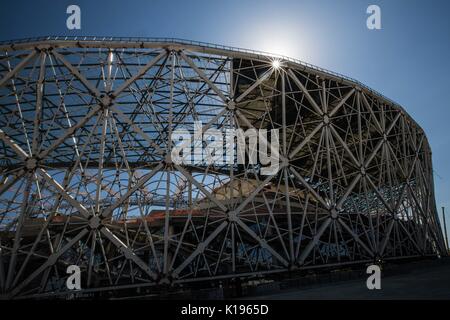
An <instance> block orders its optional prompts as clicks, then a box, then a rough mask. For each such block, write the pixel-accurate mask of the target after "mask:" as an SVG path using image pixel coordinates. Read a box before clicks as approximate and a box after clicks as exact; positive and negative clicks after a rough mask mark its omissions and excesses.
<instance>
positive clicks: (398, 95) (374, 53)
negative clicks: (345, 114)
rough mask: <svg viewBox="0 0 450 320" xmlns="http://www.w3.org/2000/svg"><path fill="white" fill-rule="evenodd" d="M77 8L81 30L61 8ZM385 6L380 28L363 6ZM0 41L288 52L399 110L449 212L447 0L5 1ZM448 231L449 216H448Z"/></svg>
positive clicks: (449, 45) (449, 30)
mask: <svg viewBox="0 0 450 320" xmlns="http://www.w3.org/2000/svg"><path fill="white" fill-rule="evenodd" d="M70 4H77V5H79V6H80V8H81V30H68V29H67V28H66V18H67V14H66V8H67V6H68V5H70ZM370 4H377V5H379V6H380V8H381V20H382V22H381V23H382V29H381V30H369V29H367V28H366V19H367V17H368V15H367V14H366V9H367V7H368V6H369V5H370ZM0 9H1V10H0V40H7V39H15V38H23V37H33V36H44V35H104V36H147V37H178V38H185V39H189V40H199V41H207V42H213V43H218V44H224V45H231V46H237V47H243V48H250V49H259V50H264V51H269V52H273V53H279V54H284V55H287V56H291V57H294V58H298V59H301V60H304V61H306V62H309V63H313V64H316V65H318V66H320V67H324V68H327V69H330V70H333V71H336V72H340V73H343V74H345V75H348V76H350V77H353V78H356V79H358V80H360V81H361V82H363V83H365V84H367V85H368V86H370V87H372V88H374V89H376V90H377V91H379V92H381V93H383V94H384V95H385V96H387V97H389V98H391V99H393V100H394V101H396V102H398V103H399V104H401V105H402V106H403V107H404V108H405V109H406V110H407V112H408V113H410V114H411V115H412V116H413V117H414V118H415V119H416V121H417V122H418V123H419V124H420V125H421V126H422V127H423V128H424V130H425V132H426V133H427V136H428V139H429V141H430V143H431V147H432V150H433V163H434V170H435V176H434V179H435V188H436V203H437V206H438V208H439V209H440V207H441V206H445V207H446V208H447V211H450V193H449V191H450V166H449V165H448V162H450V134H449V132H448V129H449V126H450V123H449V119H450V105H449V99H448V97H447V94H448V92H449V90H450V78H449V75H450V60H449V57H450V18H449V17H450V1H446V0H442V1H437V0H435V1H425V0H390V1H376V0H371V1H366V0H334V1H331V0H309V1H301V0H296V1H293V0H278V1H265V0H258V1H257V0H229V1H214V0H191V1H167V0H166V1H161V0H152V1H148V0H147V1H144V0H136V1H133V0H127V1H123V0H122V1H119V0H116V1H112V0H110V1H81V0H70V1H66V0H59V1H49V0H47V1H20V0H14V1H7V2H6V1H2V2H1V4H0ZM447 221H448V222H449V224H450V212H449V213H448V214H447Z"/></svg>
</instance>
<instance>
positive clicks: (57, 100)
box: [0, 38, 445, 298]
mask: <svg viewBox="0 0 450 320" xmlns="http://www.w3.org/2000/svg"><path fill="white" fill-rule="evenodd" d="M274 59H279V58H276V57H274V56H271V55H263V54H258V53H251V52H247V51H241V50H230V49H227V48H224V47H219V46H211V45H204V44H198V43H197V44H196V43H189V42H185V41H177V40H170V39H169V40H161V39H160V40H148V41H137V40H136V41H135V40H132V39H129V40H127V41H125V40H124V39H117V40H115V39H107V40H105V39H95V38H92V39H87V38H85V39H83V40H79V39H64V40H59V39H57V38H47V39H42V40H28V41H24V42H17V43H14V42H13V43H7V44H6V43H4V44H1V45H0V148H1V149H0V293H1V294H2V295H3V296H4V297H7V298H15V297H20V296H28V297H30V296H39V295H42V296H44V295H46V294H49V293H55V292H56V293H67V292H68V291H67V289H66V286H65V281H66V279H67V277H68V275H67V274H66V268H67V266H69V265H71V264H76V265H78V266H79V267H80V268H81V270H82V287H83V289H82V291H85V292H94V291H114V290H116V289H121V288H137V287H155V286H161V285H165V284H172V285H180V284H184V283H189V282H194V281H205V280H220V279H226V278H232V277H247V276H255V275H265V274H271V273H278V272H286V271H288V270H301V269H308V268H316V267H321V266H335V267H336V268H338V267H339V266H342V265H346V264H350V263H362V262H369V261H374V260H389V259H400V258H405V257H423V256H434V255H439V254H441V255H442V254H444V253H445V245H444V242H443V238H442V234H441V231H440V230H441V229H440V226H439V221H438V219H437V212H436V207H435V201H434V191H433V176H432V163H431V150H430V147H429V144H428V141H427V139H426V136H425V134H424V132H423V130H422V129H421V128H420V127H419V126H418V125H417V123H416V122H414V120H413V119H412V118H411V117H410V116H409V115H408V114H407V113H406V112H405V111H404V110H403V109H402V108H401V107H400V106H398V105H397V104H395V103H393V102H392V101H390V100H388V99H386V98H384V97H383V96H381V95H380V94H378V93H376V92H374V91H373V90H371V89H369V88H367V87H365V86H363V85H362V84H360V83H358V82H355V81H352V80H351V79H347V78H344V77H342V76H339V75H336V74H333V73H329V72H325V71H323V70H321V69H318V68H315V67H312V66H309V65H307V64H302V63H299V62H296V61H292V60H289V59H281V66H280V67H278V68H276V67H274V65H273V63H272V62H273V61H274ZM195 121H202V122H203V124H204V128H216V129H219V130H225V129H227V128H242V129H244V130H245V129H248V128H256V129H279V130H280V153H281V160H282V161H281V169H280V171H279V172H278V173H276V174H274V175H272V176H260V175H258V173H257V172H258V170H257V169H258V168H257V166H256V165H252V164H247V165H190V166H189V165H183V166H181V165H176V164H174V163H172V161H171V159H170V157H168V156H167V155H168V154H170V150H171V140H170V137H171V133H172V132H173V130H175V129H177V128H184V129H190V130H193V129H194V122H195Z"/></svg>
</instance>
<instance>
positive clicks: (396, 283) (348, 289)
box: [245, 264, 450, 300]
mask: <svg viewBox="0 0 450 320" xmlns="http://www.w3.org/2000/svg"><path fill="white" fill-rule="evenodd" d="M245 299H269V300H280V299H282V300H294V299H295V300H297V299H448V300H450V264H446V265H432V266H429V267H422V268H418V269H417V270H410V271H408V272H407V273H405V274H396V275H392V276H386V277H382V279H381V290H368V289H367V287H366V279H364V278H363V279H358V280H351V281H346V282H336V283H330V284H325V285H318V286H315V287H312V288H305V289H301V290H298V289H297V290H286V291H284V290H283V291H280V292H279V293H273V294H268V295H260V296H252V297H246V298H245Z"/></svg>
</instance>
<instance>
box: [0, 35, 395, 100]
mask: <svg viewBox="0 0 450 320" xmlns="http://www.w3.org/2000/svg"><path fill="white" fill-rule="evenodd" d="M39 41H90V42H103V41H114V42H154V43H155V42H162V43H174V44H180V45H191V46H198V47H202V48H206V49H207V48H212V49H220V50H226V51H234V52H241V53H247V54H253V55H259V56H265V57H272V58H276V59H280V60H284V61H289V62H292V63H296V64H299V65H302V66H305V67H308V68H310V69H313V70H316V71H320V72H323V73H327V74H329V75H333V76H335V77H338V78H341V79H343V80H347V81H351V82H353V83H355V84H357V85H358V86H360V87H362V88H364V89H366V90H368V91H369V92H371V93H373V94H375V95H377V96H379V97H381V98H383V99H384V100H385V101H387V102H389V103H391V104H393V105H395V106H397V107H400V105H399V104H398V103H396V102H395V101H393V100H392V99H390V98H388V97H386V96H384V95H383V94H381V93H379V92H378V91H376V90H374V89H372V88H370V87H368V86H366V85H365V84H363V83H362V82H360V81H358V80H356V79H354V78H351V77H348V76H346V75H343V74H340V73H338V72H334V71H331V70H328V69H325V68H321V67H318V66H316V65H313V64H310V63H308V62H304V61H302V60H299V59H294V58H290V57H287V56H283V55H279V54H273V53H269V52H264V51H258V50H252V49H243V48H238V47H232V46H225V45H219V44H214V43H209V42H203V41H192V40H186V39H180V38H155V37H97V36H46V37H34V38H22V39H17V40H3V41H0V45H12V44H18V43H27V42H39Z"/></svg>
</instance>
